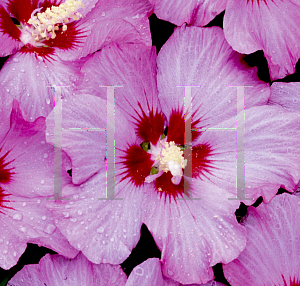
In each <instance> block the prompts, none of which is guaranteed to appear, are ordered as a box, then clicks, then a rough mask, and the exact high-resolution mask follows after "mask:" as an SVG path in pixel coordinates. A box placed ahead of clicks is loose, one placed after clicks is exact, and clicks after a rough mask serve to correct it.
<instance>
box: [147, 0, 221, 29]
mask: <svg viewBox="0 0 300 286" xmlns="http://www.w3.org/2000/svg"><path fill="white" fill-rule="evenodd" d="M149 1H150V3H151V4H152V5H153V13H155V15H156V16H157V17H158V18H160V19H162V20H165V21H169V22H171V23H173V24H175V25H176V26H182V25H183V24H184V23H186V24H188V25H193V26H205V25H207V24H208V23H209V22H210V21H211V20H213V19H214V18H215V17H216V16H217V15H218V14H220V13H221V12H222V11H224V10H225V7H226V2H227V1H226V0H214V1H205V0H200V1H199V0H189V1H185V0H149Z"/></svg>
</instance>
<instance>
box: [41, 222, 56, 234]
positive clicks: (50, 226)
mask: <svg viewBox="0 0 300 286" xmlns="http://www.w3.org/2000/svg"><path fill="white" fill-rule="evenodd" d="M55 229H56V226H55V225H53V224H47V225H46V227H45V228H44V232H45V233H48V234H52V233H53V232H54V231H55Z"/></svg>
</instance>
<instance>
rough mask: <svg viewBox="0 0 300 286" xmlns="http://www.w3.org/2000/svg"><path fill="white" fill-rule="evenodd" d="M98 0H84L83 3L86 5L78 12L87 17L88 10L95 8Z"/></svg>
mask: <svg viewBox="0 0 300 286" xmlns="http://www.w3.org/2000/svg"><path fill="white" fill-rule="evenodd" d="M97 2H98V0H82V3H83V5H84V7H83V8H81V9H80V10H78V12H79V13H80V14H81V15H82V16H83V17H85V16H86V15H87V14H88V12H90V11H91V10H92V9H93V8H95V5H96V4H97Z"/></svg>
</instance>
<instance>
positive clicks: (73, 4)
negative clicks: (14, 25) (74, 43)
mask: <svg viewBox="0 0 300 286" xmlns="http://www.w3.org/2000/svg"><path fill="white" fill-rule="evenodd" d="M81 7H84V5H83V3H82V1H81V0H79V1H76V0H67V1H66V2H64V3H62V4H60V5H59V6H52V7H51V8H47V9H46V11H45V12H43V13H40V11H41V10H42V7H41V8H37V9H35V10H34V11H33V12H32V13H31V18H30V19H29V20H28V22H27V23H26V24H25V27H24V29H25V30H24V33H22V35H21V41H22V42H23V43H24V44H28V43H30V44H32V45H33V46H44V45H45V44H44V43H43V41H44V40H49V39H50V38H51V39H55V37H56V32H57V31H58V30H60V29H61V33H63V32H65V31H66V30H67V23H69V22H70V21H72V20H79V19H80V18H81V17H82V15H81V14H80V13H79V12H77V10H78V9H79V8H81Z"/></svg>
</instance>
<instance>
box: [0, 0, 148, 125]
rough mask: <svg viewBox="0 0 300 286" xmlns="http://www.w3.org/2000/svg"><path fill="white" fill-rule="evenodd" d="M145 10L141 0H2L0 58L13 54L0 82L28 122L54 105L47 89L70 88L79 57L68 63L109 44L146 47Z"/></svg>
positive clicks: (0, 74)
mask: <svg viewBox="0 0 300 286" xmlns="http://www.w3.org/2000/svg"><path fill="white" fill-rule="evenodd" d="M92 8H93V9H92ZM91 10H92V11H91ZM88 12H89V13H88ZM150 12H151V5H150V3H149V2H148V1H147V0H141V1H140V0H126V1H123V0H109V1H106V0H100V1H97V0H66V1H58V0H39V1H37V0H35V1H30V0H11V1H2V2H0V49H1V52H2V54H1V55H2V56H6V55H9V54H14V55H13V56H12V57H11V58H9V60H8V61H7V62H6V63H5V65H4V66H3V68H2V69H1V71H0V83H1V84H2V85H3V86H4V87H5V89H6V90H7V92H9V93H10V94H11V95H12V96H13V97H14V98H15V99H17V100H18V101H19V102H20V104H21V107H22V108H23V109H24V110H25V113H26V114H27V116H28V119H29V120H30V121H34V120H35V119H36V118H37V117H39V116H47V115H48V114H49V112H50V111H51V110H52V109H53V105H54V104H53V103H54V91H53V88H52V89H51V88H50V86H51V85H57V86H65V88H63V95H64V96H65V97H66V96H70V95H72V93H73V90H74V89H75V84H76V83H77V81H78V79H79V69H80V67H81V65H82V63H83V62H84V59H82V61H78V62H76V63H72V62H70V61H74V60H79V59H81V58H83V57H86V56H87V55H88V54H90V53H93V52H95V51H97V50H98V49H100V48H101V47H103V46H104V45H106V44H107V43H109V42H111V41H116V42H122V43H124V42H130V43H131V42H144V43H146V44H148V45H151V37H150V29H149V21H148V16H149V13H150Z"/></svg>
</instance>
